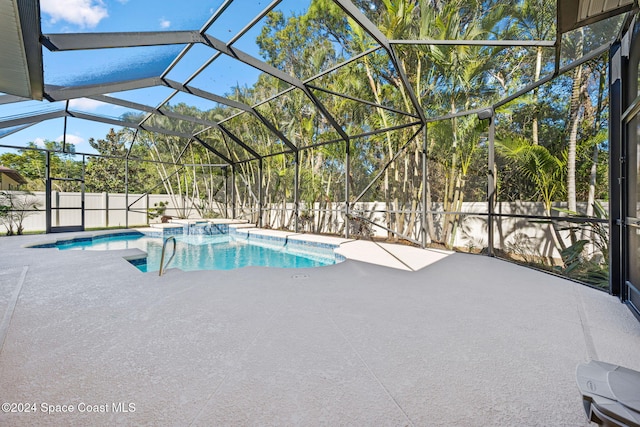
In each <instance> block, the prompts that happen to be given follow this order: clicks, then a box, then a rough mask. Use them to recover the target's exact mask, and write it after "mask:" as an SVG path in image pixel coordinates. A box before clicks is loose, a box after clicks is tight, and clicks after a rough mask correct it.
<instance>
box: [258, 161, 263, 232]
mask: <svg viewBox="0 0 640 427" xmlns="http://www.w3.org/2000/svg"><path fill="white" fill-rule="evenodd" d="M263 163H264V162H263V160H262V157H261V158H260V159H258V224H257V225H258V227H259V228H262V206H263V198H264V191H263V189H262V176H263V175H262V174H263V166H264V165H263Z"/></svg>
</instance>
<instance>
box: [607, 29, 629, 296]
mask: <svg viewBox="0 0 640 427" xmlns="http://www.w3.org/2000/svg"><path fill="white" fill-rule="evenodd" d="M622 61H623V58H622V46H621V43H620V42H617V43H615V44H614V45H613V46H612V47H611V53H610V54H609V110H610V116H611V118H610V122H609V185H610V189H609V197H610V201H609V239H610V246H611V251H610V252H609V265H610V266H611V267H610V273H609V292H610V293H611V294H612V295H617V296H620V297H621V298H623V296H622V295H621V294H622V289H623V286H622V283H623V282H624V280H625V279H624V261H623V260H624V255H623V254H624V250H625V248H624V247H623V242H625V241H626V239H625V238H623V237H622V232H623V227H622V222H623V219H624V218H625V215H624V209H623V206H622V200H624V195H623V191H624V190H623V188H624V186H623V182H622V176H623V174H622V169H623V168H622V156H623V154H622V144H623V140H622V127H623V126H622V120H621V115H622V111H623V107H622V104H623V98H624V92H623V88H622V75H623V74H622Z"/></svg>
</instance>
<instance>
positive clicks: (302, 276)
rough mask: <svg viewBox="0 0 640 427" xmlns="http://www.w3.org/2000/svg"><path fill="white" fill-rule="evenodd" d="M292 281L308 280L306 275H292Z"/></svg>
mask: <svg viewBox="0 0 640 427" xmlns="http://www.w3.org/2000/svg"><path fill="white" fill-rule="evenodd" d="M291 278H292V279H294V280H304V279H308V278H309V275H308V274H294V275H293V276H291Z"/></svg>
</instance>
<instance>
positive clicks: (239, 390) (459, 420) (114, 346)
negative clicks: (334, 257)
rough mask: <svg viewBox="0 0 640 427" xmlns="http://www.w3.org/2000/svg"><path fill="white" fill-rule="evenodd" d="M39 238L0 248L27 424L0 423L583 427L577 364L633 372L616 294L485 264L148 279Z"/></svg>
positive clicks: (400, 250)
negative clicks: (45, 245) (47, 245)
mask: <svg viewBox="0 0 640 427" xmlns="http://www.w3.org/2000/svg"><path fill="white" fill-rule="evenodd" d="M50 237H51V236H43V235H39V236H16V237H2V238H0V316H2V323H1V324H0V341H1V343H0V344H1V345H2V347H1V348H0V398H1V400H2V402H13V403H22V404H24V403H30V404H35V408H36V411H37V412H35V413H20V414H18V413H3V412H0V425H9V426H14V425H15V426H38V425H47V426H49V425H60V426H68V425H77V426H85V425H98V426H100V425H181V426H182V425H198V426H210V425H296V426H297V425H332V426H333V425H385V426H387V425H398V426H405V425H420V426H423V425H426V426H451V425H455V426H487V425H495V426H515V425H518V426H533V425H539V426H549V425H553V426H586V425H589V423H588V422H587V420H586V417H585V415H584V410H583V408H582V402H581V397H580V394H579V392H578V389H577V386H576V383H575V368H576V365H577V364H578V363H581V362H585V361H587V360H589V359H598V360H602V361H605V362H609V363H614V364H620V365H623V366H626V367H628V368H631V369H636V370H640V357H638V354H640V322H638V321H637V320H636V319H635V318H634V317H633V316H632V315H631V313H630V312H629V310H628V309H627V308H626V307H625V306H624V305H622V304H620V303H619V302H618V300H617V299H616V298H614V297H611V296H609V295H607V294H605V293H603V292H600V291H597V290H594V289H590V288H588V287H585V286H582V285H579V284H577V283H574V282H571V281H567V280H563V279H561V278H557V277H554V276H551V275H548V274H544V273H541V272H538V271H534V270H531V269H527V268H524V267H521V266H517V265H514V264H511V263H508V262H504V261H500V260H497V259H493V258H488V257H485V256H476V255H466V254H458V253H455V254H447V253H440V252H437V251H436V252H434V253H433V254H432V253H431V252H433V251H422V250H419V249H414V248H408V247H400V246H394V245H380V244H373V243H371V242H360V241H356V242H345V243H344V245H343V246H344V247H346V246H347V245H351V248H352V250H353V252H354V253H355V254H356V255H358V256H361V257H363V258H364V257H365V255H364V250H365V249H364V248H365V246H368V248H369V250H371V251H373V252H372V253H374V254H375V253H378V254H380V253H381V252H380V250H382V251H383V252H387V253H389V252H390V253H391V254H392V255H393V256H392V258H393V259H396V260H397V259H400V260H401V262H400V264H401V265H404V266H405V267H407V269H409V268H410V269H412V270H416V271H405V270H403V269H400V268H389V267H386V266H382V265H376V264H372V263H365V262H361V261H358V260H355V259H350V260H347V261H345V262H343V263H340V264H336V265H333V266H327V267H321V268H315V269H269V268H262V267H260V268H259V267H248V268H244V269H239V270H231V271H199V272H182V271H179V270H175V269H173V270H169V271H168V272H167V273H166V274H165V276H163V277H158V276H157V275H156V274H145V273H141V272H139V271H138V270H137V269H136V268H135V267H133V266H132V265H130V264H129V263H128V262H126V261H125V260H124V259H123V258H122V256H123V254H124V253H125V252H126V251H110V252H91V251H58V250H56V249H29V248H24V247H22V246H23V245H25V244H36V243H40V242H42V241H46V240H50V239H49V238H50ZM56 237H58V236H56ZM314 238H322V236H314ZM341 249H342V248H341ZM354 256H355V255H354ZM431 257H433V259H431ZM435 258H437V259H435ZM425 259H429V260H430V261H429V262H426V261H424V260H425ZM422 264H424V265H422ZM421 265H422V266H421ZM49 405H52V406H49ZM56 405H59V406H56ZM62 405H68V406H66V409H67V410H68V409H69V408H72V409H73V410H74V412H72V413H68V412H67V413H64V412H57V413H52V414H45V413H43V409H51V408H53V411H56V410H62V409H64V408H65V407H63V406H62ZM88 409H96V410H97V411H98V412H88ZM101 410H103V412H100V411H101ZM125 410H126V412H125Z"/></svg>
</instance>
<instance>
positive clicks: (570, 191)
mask: <svg viewBox="0 0 640 427" xmlns="http://www.w3.org/2000/svg"><path fill="white" fill-rule="evenodd" d="M582 31H583V30H581V36H580V40H579V41H578V46H577V49H576V50H577V52H579V53H580V56H582V47H583V37H584V33H583V32H582ZM582 71H583V66H582V65H579V66H578V67H576V68H575V70H574V72H573V85H572V88H571V106H570V114H569V144H568V153H567V203H568V206H567V207H568V208H569V210H570V211H573V212H577V203H576V147H577V144H578V128H579V126H580V119H581V114H580V113H581V110H582V108H581V105H580V104H581V103H580V94H581V90H580V88H581V86H582Z"/></svg>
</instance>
